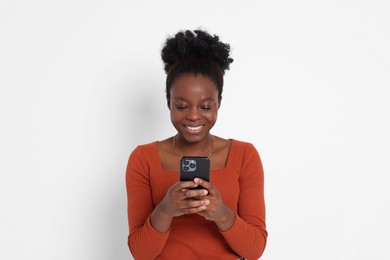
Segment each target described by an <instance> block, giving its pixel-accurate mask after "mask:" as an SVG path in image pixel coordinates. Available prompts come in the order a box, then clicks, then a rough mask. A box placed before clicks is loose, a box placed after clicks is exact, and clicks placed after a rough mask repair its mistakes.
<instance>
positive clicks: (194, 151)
mask: <svg viewBox="0 0 390 260" xmlns="http://www.w3.org/2000/svg"><path fill="white" fill-rule="evenodd" d="M172 141H173V142H172V146H173V149H174V152H175V153H177V154H178V155H180V156H211V154H212V152H213V151H214V149H215V138H214V136H213V135H211V134H208V136H207V137H206V138H204V139H203V140H201V141H199V142H194V143H190V142H187V141H186V140H185V139H183V138H181V136H180V135H178V134H177V135H176V136H174V137H173V140H172Z"/></svg>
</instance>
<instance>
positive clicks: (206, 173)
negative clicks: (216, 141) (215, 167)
mask: <svg viewBox="0 0 390 260" xmlns="http://www.w3.org/2000/svg"><path fill="white" fill-rule="evenodd" d="M196 177H198V178H201V179H203V180H205V181H210V159H209V158H208V157H203V156H202V157H200V156H199V157H197V156H194V157H186V156H185V157H182V158H181V160H180V181H192V180H193V179H194V178H196Z"/></svg>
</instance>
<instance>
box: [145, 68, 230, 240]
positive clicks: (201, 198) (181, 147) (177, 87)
mask: <svg viewBox="0 0 390 260" xmlns="http://www.w3.org/2000/svg"><path fill="white" fill-rule="evenodd" d="M220 105H221V101H220V100H219V99H218V89H217V86H216V85H215V83H214V82H213V81H212V80H210V79H209V78H207V77H205V76H202V75H193V74H183V75H181V76H179V77H178V78H177V79H176V80H175V81H174V82H173V83H172V86H171V90H170V100H168V108H169V109H170V111H171V121H172V124H173V126H174V127H175V128H176V130H177V131H178V134H177V137H176V145H175V146H176V150H177V151H178V152H179V153H180V154H183V155H186V156H199V155H207V154H208V153H209V152H210V150H211V149H212V147H213V142H214V141H213V138H212V137H211V135H210V130H211V128H212V127H213V126H214V124H215V122H216V120H217V115H218V109H219V107H220ZM172 138H173V137H170V138H168V139H166V140H163V141H161V142H159V143H158V149H159V155H160V160H161V163H162V167H163V168H164V169H166V170H174V171H179V161H180V156H179V155H178V154H177V153H175V151H174V150H173V148H172ZM229 148H230V140H226V139H223V138H219V137H215V150H214V152H213V153H212V156H211V157H210V160H211V165H210V166H211V170H215V169H221V168H224V167H225V165H226V160H227V157H228V153H229ZM198 185H201V186H202V187H203V188H204V189H195V190H192V189H189V188H192V187H196V186H198ZM183 214H199V215H201V216H203V217H204V218H206V219H208V220H210V221H214V222H215V224H216V225H217V227H218V228H219V229H220V230H221V231H226V230H228V229H229V228H230V227H231V226H232V225H233V223H234V220H235V214H234V212H233V211H232V210H231V209H230V208H229V207H227V206H226V205H225V204H224V203H223V201H222V198H221V195H220V193H219V192H218V190H217V188H216V187H215V186H214V185H212V183H210V182H207V181H204V180H202V179H199V178H196V179H195V180H194V181H186V182H177V183H175V184H173V185H172V186H171V187H170V188H169V189H168V191H167V193H166V195H165V197H164V199H163V200H162V201H161V202H160V203H159V204H158V205H157V206H156V208H155V209H154V211H153V212H152V214H151V225H152V226H153V227H154V228H155V229H156V230H157V231H159V232H161V233H165V232H167V231H168V230H169V228H170V226H171V223H172V219H173V218H174V217H177V216H181V215H183Z"/></svg>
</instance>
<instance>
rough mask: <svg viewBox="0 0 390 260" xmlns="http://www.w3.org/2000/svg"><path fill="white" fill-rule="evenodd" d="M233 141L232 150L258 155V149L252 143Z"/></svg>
mask: <svg viewBox="0 0 390 260" xmlns="http://www.w3.org/2000/svg"><path fill="white" fill-rule="evenodd" d="M231 140H232V149H234V150H237V151H241V152H243V153H248V152H249V153H253V152H254V153H257V149H256V147H255V146H254V145H253V144H252V143H250V142H246V141H240V140H236V139H231Z"/></svg>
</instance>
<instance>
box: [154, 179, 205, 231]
mask: <svg viewBox="0 0 390 260" xmlns="http://www.w3.org/2000/svg"><path fill="white" fill-rule="evenodd" d="M196 186H197V185H196V184H195V183H194V182H193V181H184V182H177V183H175V184H173V185H172V186H171V187H170V188H169V189H168V191H167V193H166V194H165V197H164V199H163V200H162V201H161V202H160V203H159V204H158V205H157V207H156V208H155V209H154V211H153V212H152V215H151V218H150V224H151V225H152V226H153V227H154V228H155V229H156V230H157V231H159V232H161V233H165V232H167V231H168V230H169V228H170V226H171V223H172V218H173V217H177V216H181V215H184V214H194V213H198V212H201V211H203V210H205V209H206V206H207V205H209V204H210V201H209V200H208V199H202V197H204V196H206V195H207V194H208V191H207V190H206V189H190V188H194V187H196Z"/></svg>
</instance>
